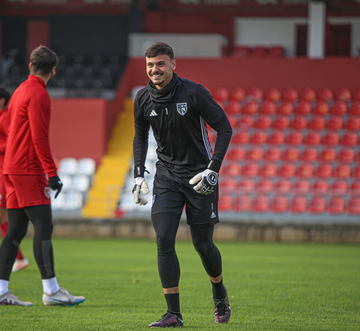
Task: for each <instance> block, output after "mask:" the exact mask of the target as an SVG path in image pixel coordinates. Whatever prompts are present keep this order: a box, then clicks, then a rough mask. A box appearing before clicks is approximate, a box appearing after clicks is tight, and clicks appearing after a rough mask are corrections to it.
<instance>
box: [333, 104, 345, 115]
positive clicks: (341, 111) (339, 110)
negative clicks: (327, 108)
mask: <svg viewBox="0 0 360 331" xmlns="http://www.w3.org/2000/svg"><path fill="white" fill-rule="evenodd" d="M331 113H332V114H333V115H337V116H344V115H346V113H347V105H346V103H345V102H344V101H340V100H338V101H336V102H335V103H334V104H333V106H332V109H331Z"/></svg>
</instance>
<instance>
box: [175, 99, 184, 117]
mask: <svg viewBox="0 0 360 331" xmlns="http://www.w3.org/2000/svg"><path fill="white" fill-rule="evenodd" d="M176 110H177V112H178V113H179V114H180V115H181V116H184V115H185V114H186V112H187V102H182V103H177V104H176Z"/></svg>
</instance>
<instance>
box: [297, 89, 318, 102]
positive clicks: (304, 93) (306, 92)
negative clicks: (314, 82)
mask: <svg viewBox="0 0 360 331" xmlns="http://www.w3.org/2000/svg"><path fill="white" fill-rule="evenodd" d="M301 100H304V101H307V102H312V101H315V100H316V93H315V91H314V89H313V88H311V87H305V88H304V89H302V90H301Z"/></svg>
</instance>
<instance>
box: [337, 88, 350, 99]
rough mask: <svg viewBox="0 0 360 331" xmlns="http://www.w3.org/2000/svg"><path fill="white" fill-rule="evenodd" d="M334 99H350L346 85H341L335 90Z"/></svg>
mask: <svg viewBox="0 0 360 331" xmlns="http://www.w3.org/2000/svg"><path fill="white" fill-rule="evenodd" d="M336 100H341V101H345V102H347V101H350V100H351V91H350V90H349V89H348V88H346V87H342V88H339V89H337V90H336Z"/></svg>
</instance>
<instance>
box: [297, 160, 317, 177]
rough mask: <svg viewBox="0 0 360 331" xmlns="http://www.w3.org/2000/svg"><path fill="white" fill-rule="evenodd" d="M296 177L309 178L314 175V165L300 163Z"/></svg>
mask: <svg viewBox="0 0 360 331" xmlns="http://www.w3.org/2000/svg"><path fill="white" fill-rule="evenodd" d="M297 175H298V177H302V178H311V177H312V176H313V175H314V165H313V164H312V163H302V164H300V165H299V167H298V170H297Z"/></svg>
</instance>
